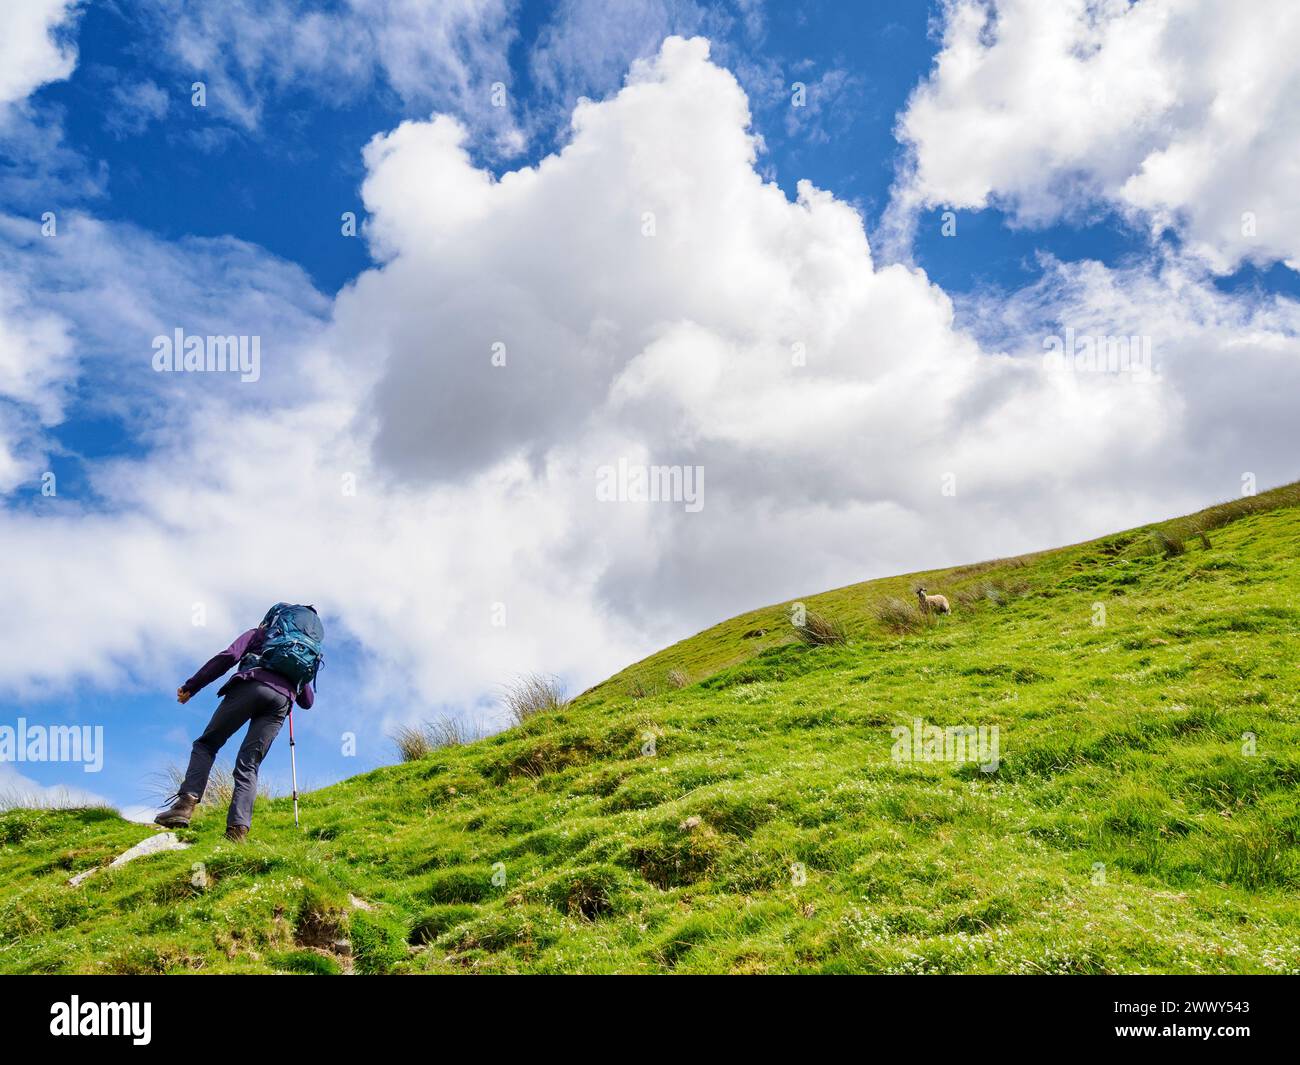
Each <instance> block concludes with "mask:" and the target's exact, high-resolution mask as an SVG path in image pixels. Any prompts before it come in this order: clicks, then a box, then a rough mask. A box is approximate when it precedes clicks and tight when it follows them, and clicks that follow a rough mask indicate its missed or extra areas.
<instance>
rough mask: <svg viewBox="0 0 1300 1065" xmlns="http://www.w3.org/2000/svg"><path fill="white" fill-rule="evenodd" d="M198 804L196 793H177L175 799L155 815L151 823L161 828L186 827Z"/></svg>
mask: <svg viewBox="0 0 1300 1065" xmlns="http://www.w3.org/2000/svg"><path fill="white" fill-rule="evenodd" d="M198 804H199V797H198V796H197V795H177V796H176V801H175V802H174V803H172V804H171V805H170V806H169V807H167V809H165V810H164V811H163V812H162V813H160V814H159V815H158V816H157V817H155V818H154V819H153V823H154V824H155V825H162V826H163V828H187V827H189V823H190V818H191V817H193V816H194V807H196V806H198Z"/></svg>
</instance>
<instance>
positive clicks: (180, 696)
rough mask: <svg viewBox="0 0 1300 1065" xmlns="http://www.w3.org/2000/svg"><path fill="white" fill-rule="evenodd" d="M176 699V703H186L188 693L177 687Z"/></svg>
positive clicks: (188, 696)
mask: <svg viewBox="0 0 1300 1065" xmlns="http://www.w3.org/2000/svg"><path fill="white" fill-rule="evenodd" d="M176 701H177V702H178V703H188V702H189V701H190V693H189V692H187V691H186V690H185V689H184V688H177V689H176Z"/></svg>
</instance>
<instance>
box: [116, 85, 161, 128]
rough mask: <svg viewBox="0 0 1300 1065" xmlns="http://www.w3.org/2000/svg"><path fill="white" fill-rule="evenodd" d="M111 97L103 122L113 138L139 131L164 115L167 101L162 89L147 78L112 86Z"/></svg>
mask: <svg viewBox="0 0 1300 1065" xmlns="http://www.w3.org/2000/svg"><path fill="white" fill-rule="evenodd" d="M111 100H112V105H111V109H110V110H109V112H108V115H107V117H106V118H105V120H104V123H105V126H106V127H107V128H108V130H109V131H110V132H112V133H113V135H114V136H117V137H130V136H136V135H138V134H140V133H143V132H144V131H145V130H146V129H147V128H148V127H149V124H150V123H152V122H157V121H159V120H160V119H162V118H163V117H164V116H165V115H166V114H167V108H168V104H169V101H168V99H167V93H166V91H165V90H164V89H163V88H162V87H161V86H159V85H158V84H156V83H155V82H153V81H151V80H149V79H148V78H145V79H144V80H143V81H133V82H128V83H123V84H118V85H114V86H113V92H112V96H111Z"/></svg>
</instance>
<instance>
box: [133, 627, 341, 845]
mask: <svg viewBox="0 0 1300 1065" xmlns="http://www.w3.org/2000/svg"><path fill="white" fill-rule="evenodd" d="M324 635H325V629H324V626H323V625H321V622H320V618H319V616H317V613H316V608H315V607H314V606H295V605H293V604H290V603H276V604H275V606H273V607H271V609H270V610H268V611H267V612H266V617H264V618H263V619H262V623H261V624H260V625H258V627H257V628H255V629H249V630H248V631H247V632H246V633H244V634H243V635H242V636H240V637H239V639H237V640H236V641H235V642H234V643H232V644H231V645H230V646H229V647H227V648H226V649H225V650H224V651H222V652H221V653H220V654H219V655H216V656H215V657H214V658H212V659H210V660H209V661H208V663H207V664H206V665H205V666H203V668H202V669H200V670H199V671H198V672H197V673H195V674H194V676H192V677H191V678H190V679H189V680H187V681H186V682H185V683H184V684H182V685H181V686H180V687H179V688H177V689H176V701H177V702H178V703H187V702H189V701H190V699H191V698H193V696H194V695H196V694H197V693H198V692H200V691H202V690H203V688H205V687H206V686H207V685H209V684H211V683H212V682H213V681H214V680H216V679H217V678H218V677H220V676H221V675H222V674H224V673H225V672H226V671H227V670H228V669H230V668H231V666H234V665H235V664H236V663H238V666H239V671H238V672H237V673H236V674H235V675H234V676H233V677H231V678H230V680H228V681H226V683H225V684H224V685H222V687H221V689H220V690H219V691H218V692H217V695H218V696H222V697H223V698H222V700H221V703H220V705H218V707H217V710H216V713H214V714H213V715H212V720H211V721H209V722H208V727H207V728H206V729H204V730H203V735H202V736H200V737H199V738H198V739H197V740H195V741H194V747H193V749H192V751H191V753H190V765H189V769H187V770H186V773H185V779H184V780H183V781H182V782H181V785H180V787H179V788H177V791H176V797H175V801H174V802H173V803H172V805H171V806H170V807H168V808H167V809H166V810H164V811H163V812H162V813H160V814H159V815H158V816H157V817H155V818H154V822H155V823H157V824H160V825H163V826H164V827H166V828H184V827H185V826H187V825H188V824H189V823H190V818H191V817H193V816H194V807H195V806H197V805H198V804H199V801H200V799H202V797H203V792H204V789H205V788H206V787H207V785H208V774H209V773H210V772H211V771H212V763H213V760H214V759H215V758H216V757H217V752H218V751H219V750H221V748H222V746H223V745H224V744H225V742H226V740H228V739H230V737H231V736H233V735H234V734H235V733H236V732H238V731H239V729H240V728H242V727H243V725H244V724H245V723H248V732H247V734H246V735H245V736H244V742H243V743H241V744H240V745H239V755H238V757H236V759H235V771H234V783H235V789H234V794H232V795H231V797H230V811H229V813H227V815H226V838H227V839H229V840H231V841H232V842H234V843H242V842H243V841H244V839H245V838H246V837H247V836H248V829H249V827H250V826H251V825H252V822H253V800H254V799H255V798H256V797H257V770H258V768H259V767H260V766H261V764H262V759H263V758H265V757H266V752H267V751H268V750H270V748H271V744H272V742H274V740H275V737H276V736H277V735H279V732H280V727H281V726H282V725H283V724H284V719H285V716H286V715H287V714H289V713H290V712H291V709H292V707H293V704H294V702H297V704H298V705H299V706H301V707H302V708H303V709H304V710H308V709H310V708H311V706H312V704H313V703H315V701H316V691H315V688H314V687H313V684H314V682H315V679H316V672H317V670H319V669H320V665H321V661H322V655H321V640H322V639H323V637H324ZM295 798H296V796H295Z"/></svg>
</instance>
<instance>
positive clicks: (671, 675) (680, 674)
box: [667, 669, 691, 690]
mask: <svg viewBox="0 0 1300 1065" xmlns="http://www.w3.org/2000/svg"><path fill="white" fill-rule="evenodd" d="M667 680H668V687H670V688H674V689H678V690H680V689H682V688H688V687H690V684H691V678H690V677H688V676H687V675H686V671H685V670H682V669H670V670H669V671H668V677H667Z"/></svg>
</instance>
